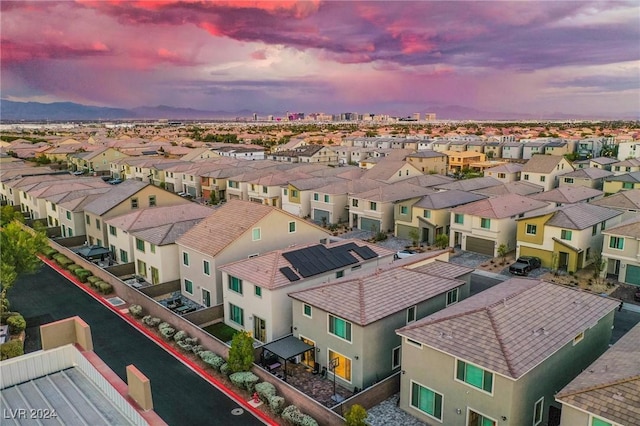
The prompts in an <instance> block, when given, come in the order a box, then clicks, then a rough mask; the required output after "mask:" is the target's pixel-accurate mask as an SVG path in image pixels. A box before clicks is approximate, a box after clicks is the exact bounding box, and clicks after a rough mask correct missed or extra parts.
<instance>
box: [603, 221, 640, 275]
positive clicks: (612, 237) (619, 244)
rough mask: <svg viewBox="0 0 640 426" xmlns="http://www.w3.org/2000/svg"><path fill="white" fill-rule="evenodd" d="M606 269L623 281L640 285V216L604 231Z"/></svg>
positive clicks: (608, 272)
mask: <svg viewBox="0 0 640 426" xmlns="http://www.w3.org/2000/svg"><path fill="white" fill-rule="evenodd" d="M602 233H603V234H604V241H603V244H602V257H603V258H604V259H605V261H606V268H605V271H606V273H607V274H611V275H612V276H613V277H614V278H616V279H617V280H618V281H620V282H622V283H627V284H633V285H637V286H640V216H638V215H637V214H636V216H635V217H634V218H632V219H629V220H626V221H624V222H622V223H620V224H618V225H617V226H615V227H612V228H608V229H606V230H604V231H603V232H602Z"/></svg>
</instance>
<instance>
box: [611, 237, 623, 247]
mask: <svg viewBox="0 0 640 426" xmlns="http://www.w3.org/2000/svg"><path fill="white" fill-rule="evenodd" d="M609 247H610V248H612V249H616V250H623V249H624V238H621V237H609Z"/></svg>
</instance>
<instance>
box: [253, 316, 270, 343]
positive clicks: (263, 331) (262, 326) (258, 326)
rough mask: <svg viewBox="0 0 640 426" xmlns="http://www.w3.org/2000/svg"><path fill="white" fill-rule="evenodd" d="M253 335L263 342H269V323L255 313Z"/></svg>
mask: <svg viewBox="0 0 640 426" xmlns="http://www.w3.org/2000/svg"><path fill="white" fill-rule="evenodd" d="M253 337H254V338H255V339H256V340H259V341H261V342H262V343H266V342H267V323H266V321H265V320H263V319H262V318H260V317H257V316H255V315H254V316H253Z"/></svg>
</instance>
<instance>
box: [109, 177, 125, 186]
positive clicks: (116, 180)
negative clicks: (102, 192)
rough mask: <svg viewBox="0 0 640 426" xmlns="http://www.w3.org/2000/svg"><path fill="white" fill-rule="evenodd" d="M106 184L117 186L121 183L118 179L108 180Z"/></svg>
mask: <svg viewBox="0 0 640 426" xmlns="http://www.w3.org/2000/svg"><path fill="white" fill-rule="evenodd" d="M107 183H108V184H109V185H117V184H119V183H122V179H118V178H117V179H111V180H108V181H107Z"/></svg>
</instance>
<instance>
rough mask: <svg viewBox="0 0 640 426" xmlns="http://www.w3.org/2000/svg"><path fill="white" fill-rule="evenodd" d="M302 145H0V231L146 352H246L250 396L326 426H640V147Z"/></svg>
mask: <svg viewBox="0 0 640 426" xmlns="http://www.w3.org/2000/svg"><path fill="white" fill-rule="evenodd" d="M284 126H285V125H284V124H283V125H282V127H276V130H278V132H279V133H278V135H280V136H278V140H281V143H277V144H276V143H275V142H274V144H272V145H265V144H264V140H261V143H254V142H255V141H256V139H255V138H253V136H254V133H250V132H249V128H242V127H240V126H238V127H224V129H223V128H222V126H220V128H218V127H216V125H212V126H211V127H210V128H208V130H207V131H209V132H210V133H208V134H209V135H211V136H212V137H213V136H214V135H218V134H224V135H229V134H230V133H229V132H231V131H234V132H236V133H234V136H235V137H236V139H235V140H236V142H235V143H230V142H210V141H208V142H205V141H204V140H202V139H203V137H202V133H198V137H195V135H194V134H193V132H191V133H190V132H189V131H188V130H189V129H191V127H190V125H180V126H160V125H157V126H155V127H154V126H142V125H141V126H140V127H139V128H137V130H138V132H136V133H132V132H131V131H130V128H126V127H123V128H118V127H114V128H109V129H107V128H106V127H104V126H103V127H101V126H100V125H95V127H92V128H79V129H76V131H74V132H68V134H65V135H64V136H57V135H51V136H50V137H49V136H47V138H46V139H43V141H41V142H37V143H31V142H30V139H24V138H23V137H26V138H29V137H30V136H27V135H24V134H22V136H23V137H19V136H18V135H17V134H16V135H15V136H11V137H8V139H11V138H13V137H15V139H11V140H10V141H9V140H3V141H2V146H1V147H0V166H1V167H0V201H1V202H2V209H3V218H4V217H10V218H15V219H16V220H17V221H18V222H22V223H23V225H21V226H24V227H25V228H27V229H30V230H32V231H33V232H43V233H44V235H45V236H46V237H47V244H48V245H49V248H50V249H52V250H54V251H55V252H56V256H57V255H64V256H65V257H66V258H68V259H70V262H71V263H73V264H74V265H75V266H77V267H78V268H76V269H82V270H86V271H87V272H89V273H91V274H92V277H91V278H95V280H90V281H87V280H86V279H85V281H82V282H81V281H78V285H80V286H83V285H86V286H87V292H88V293H89V294H93V295H94V296H96V297H103V298H104V301H105V302H104V303H107V304H109V303H111V302H109V300H111V301H112V302H113V301H114V300H115V299H118V300H119V302H117V303H120V302H121V305H118V309H119V312H120V314H121V315H124V316H126V317H127V318H130V319H131V321H134V322H135V321H137V323H138V324H139V325H140V327H142V328H143V329H145V330H147V331H149V329H150V327H149V324H147V323H144V321H145V320H143V319H142V318H147V320H146V321H150V318H151V317H153V318H156V319H157V321H158V323H163V324H164V323H166V324H168V325H170V326H173V328H172V329H173V330H174V331H173V332H174V333H175V332H176V330H178V329H180V330H188V331H189V333H190V335H191V336H197V337H198V339H199V340H198V343H197V344H193V345H189V346H190V347H198V346H200V348H198V350H199V352H200V353H204V352H205V351H211V352H214V353H215V355H216V356H220V358H221V359H222V358H226V357H227V356H230V355H229V351H230V350H231V348H232V347H233V345H234V339H236V336H239V335H242V336H249V337H250V340H251V345H252V350H253V353H252V354H253V358H252V359H253V361H254V362H253V363H252V364H251V367H250V370H251V372H252V374H254V375H256V377H259V379H260V380H262V381H264V382H265V383H271V384H273V386H274V387H275V389H276V390H277V392H278V394H280V395H283V398H284V399H286V401H287V405H295V406H296V407H299V409H300V410H301V411H304V413H306V414H304V415H308V416H310V417H312V418H314V419H315V420H314V421H316V422H317V424H331V425H332V424H336V425H337V424H344V422H345V417H344V416H345V413H346V412H347V411H348V410H349V409H351V407H353V406H354V405H356V404H357V405H361V406H363V407H364V408H365V409H366V410H369V411H370V413H373V414H370V415H369V417H368V420H367V421H368V424H371V425H374V426H378V425H382V424H385V422H384V421H381V420H379V419H381V418H384V419H391V418H392V419H394V420H387V421H386V424H414V423H412V422H415V424H427V425H433V424H444V425H460V426H475V425H483V426H485V425H487V426H489V425H495V426H502V425H513V426H519V425H529V424H532V425H534V426H538V425H546V426H558V425H562V426H565V425H566V426H573V425H585V426H602V425H610V426H621V425H634V424H640V414H639V413H640V411H638V410H640V408H639V406H638V404H637V392H636V390H635V388H633V386H634V383H635V382H634V380H635V376H637V374H636V375H635V376H634V373H633V372H634V371H636V370H637V369H638V365H637V364H638V362H637V361H635V358H637V357H633V356H632V355H631V354H628V355H627V358H626V359H624V357H625V354H627V351H633V349H634V348H635V346H637V340H638V339H637V335H638V326H635V327H634V325H635V323H637V322H640V216H639V214H640V177H639V176H638V173H640V162H639V161H640V158H639V157H637V156H634V154H633V153H634V152H637V150H635V151H634V148H635V146H636V145H633V144H632V145H630V146H631V148H629V147H627V146H626V145H625V144H628V143H629V138H632V139H631V140H637V138H638V137H640V134H638V133H637V132H635V133H634V132H632V131H628V132H627V133H628V134H627V133H624V132H623V131H621V130H620V131H619V135H618V136H619V140H618V139H617V138H616V137H613V136H611V137H605V136H604V135H602V136H592V131H591V130H589V129H588V128H587V126H586V125H584V126H583V127H581V128H580V129H573V128H571V129H570V130H567V129H565V130H564V131H563V132H564V133H562V134H561V135H560V134H559V135H558V136H557V137H555V136H554V137H543V136H539V135H540V134H541V133H543V132H542V130H540V129H538V128H536V127H535V126H533V125H531V126H530V127H527V126H526V125H525V124H521V125H520V126H518V127H517V128H513V129H511V131H512V132H513V134H499V132H498V131H497V129H498V127H491V126H487V127H485V129H484V131H485V133H483V132H477V131H474V132H468V131H467V130H466V129H465V127H464V126H463V125H460V126H459V127H458V128H457V129H456V128H455V126H453V125H448V127H447V131H444V126H442V130H441V131H439V130H438V127H437V126H434V127H432V128H431V133H430V134H426V133H422V134H420V133H417V132H414V133H407V134H402V133H399V132H398V131H396V130H393V129H396V128H395V127H393V126H381V127H379V128H377V132H379V134H378V135H375V136H371V135H369V134H370V133H372V132H371V131H369V134H366V132H362V131H354V132H351V133H349V132H346V131H342V132H341V131H335V133H334V132H326V134H325V137H324V138H323V139H322V140H319V139H318V138H317V136H313V135H311V134H306V133H305V132H301V133H299V134H296V135H289V136H288V137H287V138H283V135H284V134H285V133H284V132H285V130H284V129H286V128H288V127H284ZM156 127H157V128H156ZM165 127H166V128H165ZM134 128H135V127H134ZM159 129H162V134H160V135H158V134H156V133H154V132H156V131H159ZM250 129H251V132H253V131H256V132H262V134H263V136H264V137H265V138H266V135H267V134H268V130H267V127H266V126H265V128H264V129H256V128H250ZM269 129H270V130H269V131H273V129H271V128H269ZM407 129H409V128H407ZM503 130H504V132H507V130H506V129H501V131H503ZM394 131H396V133H393V132H394ZM558 131H559V130H558ZM222 132H224V133H222ZM9 133H10V132H9ZM191 136H194V137H191ZM290 136H294V137H290ZM225 137H227V136H225ZM605 154H606V155H605ZM3 220H4V219H3ZM3 226H4V225H3ZM42 259H43V261H45V262H50V263H47V264H48V265H50V266H52V267H55V266H56V265H57V263H55V257H53V255H51V257H48V256H46V255H45V253H44V252H43V257H42ZM63 263H64V262H63ZM514 265H525V266H526V267H521V269H518V268H515V269H514V268H511V266H514ZM58 266H60V265H58ZM60 269H61V270H64V267H63V266H60ZM72 269H73V268H72ZM67 272H68V271H67ZM70 275H72V276H73V274H70ZM80 275H82V274H80ZM35 276H36V277H37V276H38V275H37V274H36V275H35ZM98 279H99V281H101V282H103V283H105V284H107V286H106V287H105V286H103V288H104V289H105V290H104V295H103V296H100V295H98V293H99V292H96V291H94V290H95V288H94V289H92V287H91V284H93V282H92V281H98ZM36 280H37V278H36ZM96 288H97V289H100V287H99V285H98V287H96ZM91 292H93V293H91ZM9 294H11V293H9ZM138 306H139V307H140V309H141V310H142V311H144V313H145V316H141V317H139V318H136V317H134V315H133V312H136V311H137V309H138V308H137V307H138ZM629 318H631V319H629ZM29 320H30V321H31V320H32V319H31V318H29ZM3 321H4V319H3ZM40 325H41V324H38V326H40ZM3 326H4V323H3ZM156 326H157V324H156ZM29 327H30V326H29V324H27V332H33V331H29V330H35V328H33V329H31V328H29ZM34 327H35V326H34ZM145 327H146V328H145ZM163 327H164V328H163V329H164V330H166V327H167V326H164V325H163ZM179 327H181V328H179ZM158 330H160V329H158ZM156 333H160V334H159V336H160V337H158V338H159V339H162V335H161V333H162V332H161V331H156ZM165 337H166V336H165ZM3 338H4V336H3ZM97 338H103V337H100V336H94V339H97ZM190 338H191V337H190ZM22 339H24V335H23V337H22ZM165 340H167V339H165ZM168 341H169V342H170V343H171V344H172V345H173V347H174V349H176V350H179V349H180V348H182V347H181V346H179V345H178V343H177V342H178V340H174V339H172V338H170V339H168ZM176 345H178V346H176ZM634 345H635V346H634ZM182 349H184V348H182ZM193 354H195V358H196V360H197V361H198V362H200V361H201V356H199V355H198V354H197V352H193ZM192 358H193V356H192ZM204 359H205V358H202V360H203V362H205V361H204ZM620 360H622V361H620ZM618 362H621V363H622V365H623V366H627V367H628V368H622V367H620V366H618V365H614V364H615V363H618ZM203 365H204V366H205V367H206V365H205V364H203ZM207 368H208V367H207ZM609 368H610V372H611V374H610V375H608V374H607V371H609V370H608V369H609ZM214 370H215V372H214ZM214 370H211V371H212V373H211V374H219V375H220V376H219V377H218V379H220V380H222V381H224V380H227V381H229V380H231V379H229V377H231V376H232V375H230V374H225V373H222V372H220V367H219V366H218V367H217V369H215V368H214ZM207 371H209V370H207ZM243 373H244V372H243ZM229 383H231V382H229ZM627 383H628V384H629V385H628V386H627V385H625V384H627ZM259 388H260V387H259V386H258V389H259ZM246 390H247V389H244V390H243V391H246ZM274 392H275V391H274ZM256 394H257V392H256ZM252 395H253V394H248V396H247V398H246V399H247V400H249V399H251V398H252ZM203 397H205V396H204V395H203ZM596 400H598V401H599V402H597V403H596V402H595V401H596ZM265 401H266V404H265V406H264V407H263V408H262V409H264V410H265V411H264V412H265V413H267V414H265V415H273V413H272V412H270V411H268V410H269V408H268V406H269V399H268V398H267V399H265V400H264V401H263V402H265ZM385 401H386V402H389V401H395V403H391V404H389V405H390V406H391V408H389V406H387V408H386V409H385V410H387V412H386V414H384V416H381V415H379V414H375V413H378V411H377V410H378V409H379V408H378V407H379V406H381V405H382V404H383V403H385ZM621 401H625V404H622V403H621ZM245 402H246V401H245ZM626 402H628V403H626ZM611 407H616V408H615V409H613V408H611ZM386 416H391V417H386ZM634 416H635V417H634ZM377 419H378V420H377ZM274 424H275V423H274ZM314 424H315V423H314Z"/></svg>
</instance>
